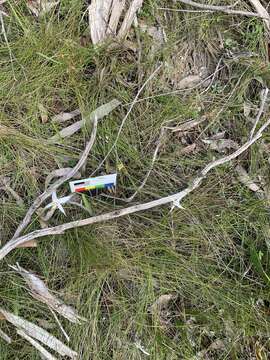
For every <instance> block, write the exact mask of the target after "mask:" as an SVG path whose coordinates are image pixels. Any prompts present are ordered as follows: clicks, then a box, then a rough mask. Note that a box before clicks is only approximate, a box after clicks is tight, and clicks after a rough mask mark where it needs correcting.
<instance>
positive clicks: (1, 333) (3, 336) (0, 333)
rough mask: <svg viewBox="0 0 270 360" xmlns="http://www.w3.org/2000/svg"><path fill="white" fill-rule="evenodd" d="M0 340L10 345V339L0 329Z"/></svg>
mask: <svg viewBox="0 0 270 360" xmlns="http://www.w3.org/2000/svg"><path fill="white" fill-rule="evenodd" d="M0 338H2V339H3V340H5V342H7V343H8V344H11V343H12V339H11V338H10V337H9V336H8V335H7V334H6V333H4V331H3V330H1V329H0Z"/></svg>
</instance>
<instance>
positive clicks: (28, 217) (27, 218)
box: [13, 118, 97, 239]
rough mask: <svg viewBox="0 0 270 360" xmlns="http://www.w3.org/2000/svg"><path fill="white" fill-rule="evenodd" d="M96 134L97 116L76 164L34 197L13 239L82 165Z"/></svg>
mask: <svg viewBox="0 0 270 360" xmlns="http://www.w3.org/2000/svg"><path fill="white" fill-rule="evenodd" d="M96 134H97V118H95V120H94V121H93V129H92V134H91V137H90V140H89V141H88V143H87V144H86V147H85V149H84V151H83V153H82V155H81V157H80V159H79V161H78V162H77V164H76V165H75V166H74V167H73V168H72V169H71V170H70V171H69V172H68V173H67V174H66V175H64V176H62V177H61V178H60V179H59V180H57V181H56V182H55V183H54V184H52V185H51V186H49V187H48V189H46V190H45V191H44V192H43V193H42V194H40V195H39V196H38V197H37V198H36V200H35V201H34V202H33V204H32V205H31V206H30V208H29V209H28V211H27V213H26V215H25V217H24V219H23V220H22V222H21V223H20V225H19V226H18V228H17V230H16V232H15V234H14V236H13V239H15V238H17V237H18V236H19V235H20V234H21V232H22V231H23V230H24V229H25V228H26V226H27V225H28V224H29V223H30V221H31V217H32V215H33V214H34V213H35V211H36V210H37V209H38V208H39V207H40V206H41V204H42V203H43V202H44V201H45V200H46V199H48V197H50V196H51V195H52V193H53V192H54V191H56V190H57V189H58V188H59V187H60V186H61V185H62V184H64V183H65V182H66V181H68V180H69V179H71V178H72V177H73V176H74V175H75V174H76V173H77V172H78V171H79V170H80V168H81V167H82V166H83V165H84V163H85V161H86V160H87V157H88V155H89V152H90V150H91V149H92V147H93V145H94V142H95V139H96Z"/></svg>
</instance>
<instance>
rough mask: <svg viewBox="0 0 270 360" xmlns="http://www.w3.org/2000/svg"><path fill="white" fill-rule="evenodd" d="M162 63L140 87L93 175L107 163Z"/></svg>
mask: <svg viewBox="0 0 270 360" xmlns="http://www.w3.org/2000/svg"><path fill="white" fill-rule="evenodd" d="M162 65H163V64H160V65H159V66H158V67H157V68H156V69H155V71H154V72H153V73H152V74H151V75H150V76H149V78H148V79H147V80H146V81H145V82H144V83H143V85H142V86H141V87H140V89H139V90H138V92H137V94H136V96H135V98H134V99H133V101H132V103H131V105H130V107H129V109H128V111H127V113H126V115H125V116H124V118H123V120H122V122H121V125H120V127H119V130H118V133H117V135H116V139H115V141H114V143H113V145H112V146H111V148H110V150H109V151H108V152H107V154H106V155H105V157H104V159H103V160H102V161H101V163H100V164H99V165H98V167H97V168H96V170H95V171H94V172H93V173H92V174H91V176H93V175H94V174H95V173H96V172H97V171H98V170H99V169H100V168H101V166H102V165H103V164H104V163H105V161H106V160H107V158H108V157H109V155H110V154H111V152H112V151H113V149H114V148H115V146H116V145H117V142H118V139H119V136H120V134H121V132H122V129H123V127H124V125H125V122H126V120H127V118H128V116H129V114H130V113H131V111H132V109H133V108H134V106H135V104H136V102H137V100H138V98H139V96H140V94H141V92H142V91H143V89H144V88H145V87H146V85H147V84H148V83H149V82H150V81H151V80H152V79H153V77H154V76H155V75H156V73H157V72H158V71H159V70H160V68H161V66H162Z"/></svg>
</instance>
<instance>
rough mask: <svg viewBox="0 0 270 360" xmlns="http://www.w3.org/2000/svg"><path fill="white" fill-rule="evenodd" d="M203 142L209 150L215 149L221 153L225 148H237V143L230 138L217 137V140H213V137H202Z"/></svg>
mask: <svg viewBox="0 0 270 360" xmlns="http://www.w3.org/2000/svg"><path fill="white" fill-rule="evenodd" d="M202 141H203V142H204V143H205V144H207V145H209V148H210V149H211V150H216V151H218V152H221V153H223V152H224V151H225V150H229V149H233V150H235V149H238V147H239V146H238V144H237V143H236V142H235V141H233V140H230V139H219V140H214V139H203V140H202Z"/></svg>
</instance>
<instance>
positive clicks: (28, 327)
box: [0, 309, 78, 359]
mask: <svg viewBox="0 0 270 360" xmlns="http://www.w3.org/2000/svg"><path fill="white" fill-rule="evenodd" d="M0 315H2V316H3V318H4V319H5V320H6V321H8V322H9V323H11V324H12V325H14V326H15V327H16V329H17V330H18V331H23V333H25V334H26V335H27V336H29V338H32V339H36V340H38V341H40V342H41V343H42V344H44V345H46V346H48V347H49V348H50V349H52V350H54V351H56V352H57V353H58V354H60V355H61V356H67V357H69V358H70V359H77V356H78V354H77V353H76V352H75V351H73V350H71V349H70V348H69V347H68V346H67V345H65V344H64V343H62V341H60V340H58V339H57V338H56V337H55V336H53V335H52V334H50V333H48V331H46V330H44V329H42V328H41V327H40V326H37V325H35V324H33V323H32V322H30V321H27V320H25V319H23V318H21V317H19V316H17V315H14V314H12V313H10V312H9V311H6V310H4V309H0ZM20 335H22V334H20Z"/></svg>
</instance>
